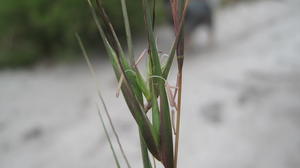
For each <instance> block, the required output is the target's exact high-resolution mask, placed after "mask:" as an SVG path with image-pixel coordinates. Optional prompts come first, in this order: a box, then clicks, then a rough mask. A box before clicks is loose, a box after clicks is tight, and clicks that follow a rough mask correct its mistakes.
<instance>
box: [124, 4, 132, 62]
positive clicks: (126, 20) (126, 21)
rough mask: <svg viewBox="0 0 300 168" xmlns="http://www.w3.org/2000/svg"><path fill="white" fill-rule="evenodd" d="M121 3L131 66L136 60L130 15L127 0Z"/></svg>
mask: <svg viewBox="0 0 300 168" xmlns="http://www.w3.org/2000/svg"><path fill="white" fill-rule="evenodd" d="M121 5H122V13H123V19H124V25H125V31H126V39H127V46H128V55H129V61H130V64H131V66H133V65H134V64H135V62H134V55H133V47H132V36H131V30H130V23H129V17H128V12H127V6H126V2H125V0H121Z"/></svg>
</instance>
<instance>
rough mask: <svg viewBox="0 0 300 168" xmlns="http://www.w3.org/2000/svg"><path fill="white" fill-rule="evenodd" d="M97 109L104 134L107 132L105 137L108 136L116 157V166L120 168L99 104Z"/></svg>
mask: <svg viewBox="0 0 300 168" xmlns="http://www.w3.org/2000/svg"><path fill="white" fill-rule="evenodd" d="M97 109H98V115H99V118H100V120H101V124H102V127H103V129H104V132H105V136H106V138H107V140H108V142H109V146H110V149H111V151H112V153H113V156H114V159H115V163H116V166H117V168H120V163H119V160H118V157H117V155H116V152H115V150H114V147H113V145H112V142H111V139H110V137H109V134H108V131H107V128H106V126H105V124H104V120H103V117H102V114H101V112H100V107H99V106H98V104H97Z"/></svg>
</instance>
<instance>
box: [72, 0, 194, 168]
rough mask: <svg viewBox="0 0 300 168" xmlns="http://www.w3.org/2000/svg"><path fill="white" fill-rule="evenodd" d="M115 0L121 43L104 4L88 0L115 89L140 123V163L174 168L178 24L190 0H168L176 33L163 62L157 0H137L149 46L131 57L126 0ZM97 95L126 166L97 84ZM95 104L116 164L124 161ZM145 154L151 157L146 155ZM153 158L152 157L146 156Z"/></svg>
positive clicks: (179, 46)
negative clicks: (171, 0) (119, 6)
mask: <svg viewBox="0 0 300 168" xmlns="http://www.w3.org/2000/svg"><path fill="white" fill-rule="evenodd" d="M120 1H121V2H122V15H123V22H124V25H125V28H124V29H125V32H126V39H127V46H126V47H124V46H123V45H122V44H121V43H120V38H119V36H118V35H116V31H115V29H114V27H113V26H112V24H111V22H110V20H111V18H110V17H109V16H107V13H106V10H107V9H106V8H105V6H104V5H103V4H102V1H101V0H95V1H93V2H95V4H92V3H91V2H90V0H88V2H89V6H90V9H91V13H92V16H93V18H94V20H95V23H96V25H97V28H98V31H99V33H100V35H101V38H102V40H103V43H104V45H105V49H106V51H107V55H108V57H109V58H110V61H111V64H112V67H113V69H114V72H115V76H116V78H117V80H118V81H119V85H118V91H119V90H120V91H121V92H122V93H123V96H124V99H125V102H126V104H127V106H128V108H129V111H130V113H131V115H132V117H133V118H134V120H135V122H136V124H137V127H138V129H139V132H138V133H137V135H138V136H139V137H140V150H141V155H142V159H143V167H144V168H152V167H156V162H160V163H161V164H162V165H163V166H164V167H165V168H177V160H178V149H179V135H180V111H181V93H182V75H183V73H182V68H183V61H184V45H183V44H184V36H183V31H182V27H183V23H184V18H185V13H186V9H187V6H188V3H189V0H178V1H174V3H172V6H171V8H172V13H173V18H174V30H175V31H174V34H175V37H176V38H175V40H174V41H173V44H172V46H171V49H170V51H169V53H168V54H167V55H168V59H167V61H166V62H162V61H161V58H162V54H161V53H160V52H159V51H158V46H157V41H156V39H157V38H156V35H155V32H154V28H155V23H156V22H155V21H156V18H155V16H156V15H155V9H156V0H142V2H143V5H142V6H143V7H142V9H143V10H141V11H140V13H142V14H143V15H144V22H145V32H146V34H147V37H148V38H147V42H148V48H147V49H145V50H144V52H142V53H141V54H140V56H139V57H138V58H135V55H134V53H133V52H132V51H133V47H134V46H133V43H132V38H131V32H132V29H131V25H130V22H129V18H128V17H127V7H126V1H125V0H120ZM76 37H77V39H78V42H79V45H80V47H81V49H82V51H83V54H84V56H85V58H86V61H87V63H88V66H89V68H90V70H91V73H92V76H93V77H94V78H95V79H96V84H97V85H98V82H97V81H98V80H97V75H96V74H95V71H94V69H93V67H92V64H91V62H90V59H89V57H88V56H87V51H86V49H85V47H84V45H83V42H82V40H81V39H80V37H79V36H78V35H76ZM124 48H128V52H125V50H124ZM143 58H144V59H147V68H146V69H144V70H141V69H139V67H138V63H139V60H141V59H143ZM174 60H177V70H178V71H177V83H176V86H174V87H171V86H170V84H169V82H168V76H169V73H170V69H171V66H172V65H174ZM144 71H146V72H147V75H146V76H144V75H143V74H142V73H141V72H144ZM98 95H99V98H100V102H101V105H102V106H103V109H104V111H105V115H106V116H107V118H108V120H109V124H108V125H110V127H111V128H112V130H113V132H114V135H115V138H116V139H117V142H118V146H119V149H120V152H121V153H122V156H123V158H124V160H125V161H126V164H127V167H128V168H131V166H130V163H129V161H128V160H127V157H126V155H125V152H124V150H123V147H122V145H121V143H120V141H119V138H118V136H117V133H116V131H115V128H114V126H113V123H112V120H111V117H110V114H109V113H108V111H107V108H106V105H105V103H104V99H103V97H102V95H101V92H100V91H99V89H98ZM117 95H118V94H117ZM100 109H101V108H98V110H99V116H100V119H101V123H102V125H103V128H104V131H105V135H106V137H107V140H108V142H109V144H110V148H111V150H112V153H113V157H114V159H115V164H116V167H118V168H120V167H123V166H122V165H121V164H120V162H119V158H118V157H117V154H116V152H117V151H116V150H115V148H114V144H112V141H111V137H110V135H109V133H108V131H107V128H108V127H107V126H106V124H105V122H104V120H103V117H102V114H101V112H100ZM149 157H151V159H150V158H149ZM152 159H153V163H152V162H151V161H152Z"/></svg>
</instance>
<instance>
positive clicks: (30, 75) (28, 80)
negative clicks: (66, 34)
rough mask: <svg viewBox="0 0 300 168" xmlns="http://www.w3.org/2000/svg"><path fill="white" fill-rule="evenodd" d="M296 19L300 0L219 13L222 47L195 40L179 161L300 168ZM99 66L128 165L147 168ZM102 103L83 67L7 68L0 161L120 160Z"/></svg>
mask: <svg viewBox="0 0 300 168" xmlns="http://www.w3.org/2000/svg"><path fill="white" fill-rule="evenodd" d="M299 18H300V2H299V1H298V0H291V1H287V0H281V1H274V0H273V1H264V2H256V3H250V4H239V5H236V6H233V7H230V8H227V9H224V10H221V11H218V14H217V34H216V44H215V47H214V48H212V49H204V48H205V47H204V46H203V45H201V44H200V45H199V46H200V47H195V46H194V47H193V48H194V49H193V50H194V51H192V52H190V54H189V55H188V57H187V59H186V64H185V77H184V95H183V100H184V103H183V116H182V137H181V140H182V141H181V142H182V143H181V150H180V151H181V153H180V167H185V168H198V167H203V168H298V167H300V131H299V128H300V19H299ZM165 31H167V30H165V29H162V30H161V32H163V33H160V34H162V35H166V34H168V33H167V32H165ZM164 32H165V33H164ZM201 35H202V32H201V31H199V32H198V33H197V34H196V35H195V39H194V41H195V43H201V40H197V39H201ZM160 38H163V37H160ZM95 64H96V65H97V70H98V74H99V76H101V78H102V80H101V81H100V82H101V86H100V88H101V90H102V91H103V94H104V96H105V99H106V102H107V105H108V107H109V110H110V111H111V112H112V116H113V119H114V122H115V123H116V127H117V129H118V131H119V133H120V137H121V139H122V142H123V144H124V146H125V149H126V151H127V153H128V155H129V158H130V160H131V163H132V165H133V166H134V167H136V168H138V167H141V162H140V153H139V150H138V148H137V146H138V139H137V136H136V133H137V129H136V126H135V125H134V124H133V121H132V120H133V119H132V117H131V116H130V114H129V112H128V110H127V108H126V106H125V105H124V101H123V100H122V98H120V99H116V98H115V96H114V95H115V88H116V83H115V81H114V79H113V77H112V74H113V73H112V70H111V68H110V65H109V64H107V63H106V61H102V63H101V62H99V61H98V62H95ZM96 100H97V99H96V94H95V87H94V84H93V81H92V80H91V78H90V75H89V72H88V70H87V67H86V66H85V65H84V64H82V65H57V66H54V67H44V66H38V67H36V68H33V69H31V70H5V71H1V72H0V167H1V168H96V167H97V168H99V167H100V168H107V167H114V165H113V158H112V155H111V152H110V151H109V147H108V144H107V142H106V140H105V137H104V133H103V131H102V129H101V127H100V123H99V119H98V116H97V114H96V108H95V102H96Z"/></svg>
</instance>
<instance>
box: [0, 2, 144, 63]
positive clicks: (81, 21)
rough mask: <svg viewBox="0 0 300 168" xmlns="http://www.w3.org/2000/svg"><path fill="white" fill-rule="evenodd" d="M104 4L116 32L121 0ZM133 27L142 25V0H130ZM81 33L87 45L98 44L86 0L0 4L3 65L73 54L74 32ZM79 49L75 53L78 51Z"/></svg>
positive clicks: (120, 19)
mask: <svg viewBox="0 0 300 168" xmlns="http://www.w3.org/2000/svg"><path fill="white" fill-rule="evenodd" d="M104 4H105V6H106V8H107V11H108V13H109V15H110V17H111V18H112V19H111V20H112V21H113V24H114V25H115V27H116V29H117V32H119V33H122V31H121V29H123V27H122V26H123V23H122V22H123V21H122V15H121V12H120V10H121V8H120V1H119V0H106V1H104ZM127 4H128V9H129V15H130V17H131V21H132V23H131V25H132V28H133V30H139V29H140V27H141V26H142V25H143V21H142V20H143V17H142V15H141V13H140V12H139V11H137V10H136V9H138V7H139V6H140V5H141V4H140V1H139V0H130V1H128V2H127ZM75 32H79V34H81V35H82V37H83V38H84V41H85V42H86V43H87V45H88V46H87V47H88V48H91V47H95V46H97V47H98V44H99V42H100V41H101V40H100V37H99V36H98V33H97V30H96V27H95V24H94V22H93V21H92V19H91V15H90V11H89V8H88V6H87V2H86V1H84V0H72V2H71V1H69V0H60V1H49V0H48V1H47V0H46V1H41V0H26V1H18V0H9V1H5V2H2V3H1V5H0V68H3V67H16V66H23V65H30V64H33V63H35V62H36V61H37V60H49V59H52V60H53V59H59V60H61V59H66V58H68V57H70V56H71V57H72V58H73V57H74V55H76V54H75V53H77V52H78V45H77V43H76V41H75V40H74V33H75ZM75 51H76V52H75Z"/></svg>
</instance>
